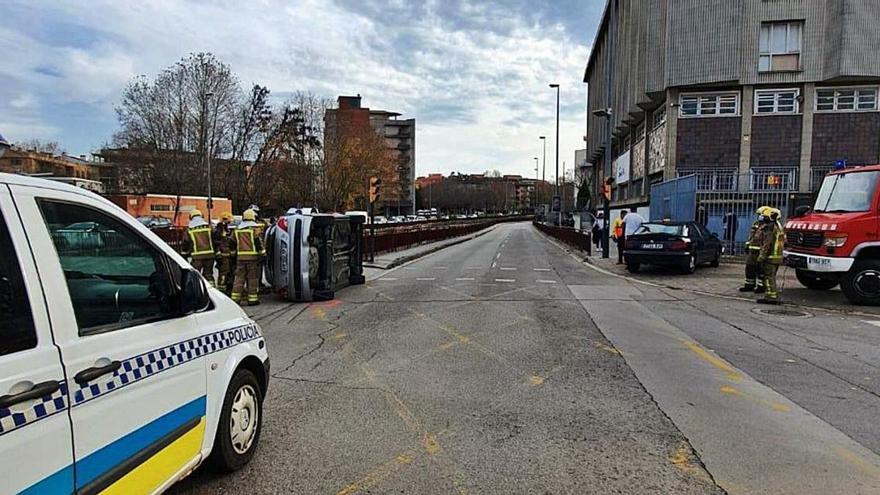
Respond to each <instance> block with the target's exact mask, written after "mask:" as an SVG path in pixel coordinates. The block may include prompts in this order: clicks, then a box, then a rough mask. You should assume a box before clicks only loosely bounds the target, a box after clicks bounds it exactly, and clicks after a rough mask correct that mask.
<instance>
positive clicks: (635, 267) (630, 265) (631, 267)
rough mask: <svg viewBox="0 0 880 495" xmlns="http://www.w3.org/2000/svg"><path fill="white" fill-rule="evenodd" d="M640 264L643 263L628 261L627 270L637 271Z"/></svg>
mask: <svg viewBox="0 0 880 495" xmlns="http://www.w3.org/2000/svg"><path fill="white" fill-rule="evenodd" d="M640 266H641V265H639V264H638V263H627V264H626V270H627V271H628V272H630V273H636V272H638V271H639V267H640Z"/></svg>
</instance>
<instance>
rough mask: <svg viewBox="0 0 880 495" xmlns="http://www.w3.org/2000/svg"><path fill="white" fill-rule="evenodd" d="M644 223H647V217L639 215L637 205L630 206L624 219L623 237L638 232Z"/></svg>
mask: <svg viewBox="0 0 880 495" xmlns="http://www.w3.org/2000/svg"><path fill="white" fill-rule="evenodd" d="M643 223H645V217H643V216H641V215H639V213H638V210H637V209H636V208H635V207H633V208H630V209H629V213H627V214H626V217H624V219H623V227H624V229H623V230H624V231H623V237H624V238H626V237H629V236H631V235H633V234H635V233H636V232H638V231H639V229H640V228H642V224H643Z"/></svg>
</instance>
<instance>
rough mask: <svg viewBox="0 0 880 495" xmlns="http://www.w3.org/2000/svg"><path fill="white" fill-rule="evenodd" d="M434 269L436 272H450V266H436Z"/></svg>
mask: <svg viewBox="0 0 880 495" xmlns="http://www.w3.org/2000/svg"><path fill="white" fill-rule="evenodd" d="M434 269H435V270H449V267H448V266H435V267H434Z"/></svg>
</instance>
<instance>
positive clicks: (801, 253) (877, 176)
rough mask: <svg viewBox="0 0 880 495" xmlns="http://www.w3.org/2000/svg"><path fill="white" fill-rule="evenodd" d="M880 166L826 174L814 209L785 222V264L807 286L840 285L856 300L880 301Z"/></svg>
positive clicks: (862, 301) (873, 302) (857, 302)
mask: <svg viewBox="0 0 880 495" xmlns="http://www.w3.org/2000/svg"><path fill="white" fill-rule="evenodd" d="M878 182H880V165H872V166H869V167H860V168H842V169H840V170H835V171H833V172H831V173H829V174H828V175H827V176H825V180H824V181H823V182H822V187H821V189H819V194H818V196H817V197H816V202H815V204H814V206H813V208H812V209H811V210H808V211H806V212H800V213H801V214H800V215H796V216H794V217H792V218H790V219H789V220H788V221H787V222H786V224H785V233H786V234H785V235H786V243H785V245H786V251H785V264H786V265H787V266H790V267H793V268H795V269H796V273H797V278H798V281H800V283H801V284H803V285H804V286H805V287H808V288H810V289H816V290H828V289H831V288H833V287H835V286H836V285H837V284H840V289H841V290H842V291H843V294H844V295H845V296H846V298H847V299H849V301H850V302H852V303H853V304H863V305H880V188H878V187H877V185H878Z"/></svg>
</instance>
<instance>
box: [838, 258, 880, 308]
mask: <svg viewBox="0 0 880 495" xmlns="http://www.w3.org/2000/svg"><path fill="white" fill-rule="evenodd" d="M840 290H841V291H843V295H845V296H846V298H847V299H848V300H849V302H851V303H853V304H858V305H861V306H880V261H875V260H859V261H856V263H855V265H853V267H852V268H850V270H849V271H848V272H846V274H845V275H844V276H843V280H841V282H840Z"/></svg>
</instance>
